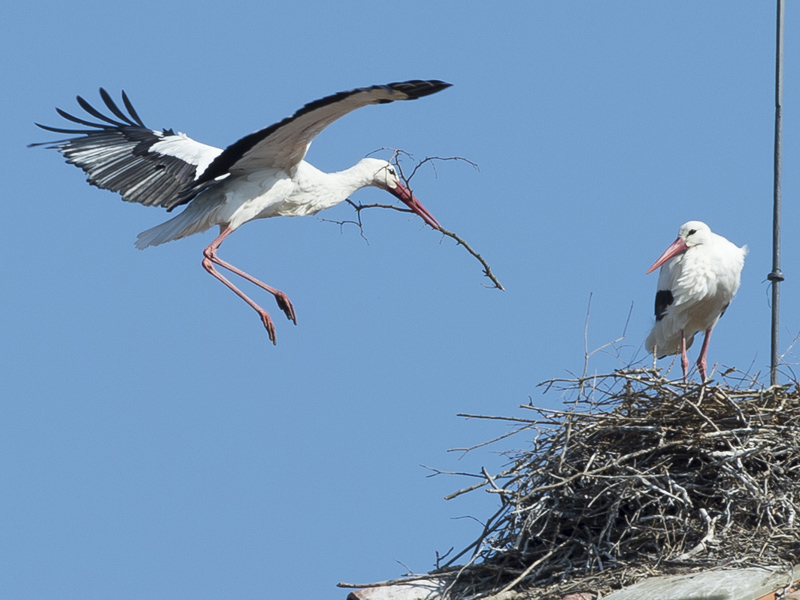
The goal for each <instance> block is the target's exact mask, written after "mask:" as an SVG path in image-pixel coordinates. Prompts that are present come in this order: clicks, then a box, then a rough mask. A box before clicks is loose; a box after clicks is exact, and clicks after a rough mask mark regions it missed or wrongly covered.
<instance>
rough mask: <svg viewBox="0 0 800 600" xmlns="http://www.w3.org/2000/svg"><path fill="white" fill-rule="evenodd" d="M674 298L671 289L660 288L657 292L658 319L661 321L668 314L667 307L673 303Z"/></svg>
mask: <svg viewBox="0 0 800 600" xmlns="http://www.w3.org/2000/svg"><path fill="white" fill-rule="evenodd" d="M673 300H674V298H673V297H672V292H671V291H669V290H658V291H657V292H656V321H660V320H661V319H663V318H664V317H665V316H666V314H667V307H668V306H669V305H670V304H672V301H673Z"/></svg>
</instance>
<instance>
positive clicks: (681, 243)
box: [647, 238, 689, 275]
mask: <svg viewBox="0 0 800 600" xmlns="http://www.w3.org/2000/svg"><path fill="white" fill-rule="evenodd" d="M688 249H689V246H687V245H686V240H682V239H681V238H678V239H677V240H675V241H674V242H672V244H670V247H669V248H667V249H666V250H664V254H662V255H661V256H659V257H658V260H657V261H656V262H654V263H653V266H652V267H650V268H649V269H648V270H647V275H649V274H650V273H652V272H653V271H655V270H656V269H657V268H658V267H660V266H661V265H663V264H664V263H665V262H667V261H668V260H669V259H670V258H674V257H676V256H678V254H680V253H681V252H686V251H687V250H688Z"/></svg>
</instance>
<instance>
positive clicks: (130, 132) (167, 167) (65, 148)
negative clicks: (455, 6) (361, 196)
mask: <svg viewBox="0 0 800 600" xmlns="http://www.w3.org/2000/svg"><path fill="white" fill-rule="evenodd" d="M447 87H450V84H449V83H445V82H443V81H438V80H431V81H420V80H413V81H404V82H398V83H390V84H387V85H374V86H371V87H365V88H359V89H355V90H350V91H347V92H340V93H338V94H333V95H331V96H327V97H325V98H321V99H320V100H316V101H314V102H311V103H309V104H306V105H305V106H304V107H303V108H301V109H300V110H298V111H297V112H296V113H295V114H294V115H292V116H290V117H287V118H285V119H283V120H282V121H280V122H278V123H275V124H274V125H270V126H269V127H267V128H265V129H262V130H260V131H257V132H255V133H252V134H250V135H248V136H245V137H243V138H242V139H240V140H239V141H238V142H235V143H233V144H231V145H230V146H228V147H227V148H226V149H224V150H222V149H220V148H215V147H213V146H207V145H206V144H201V143H200V142H196V141H195V140H193V139H191V138H189V137H187V136H186V135H185V134H183V133H180V132H179V133H175V132H174V131H173V130H172V129H164V130H162V131H155V130H152V129H149V128H148V127H146V126H145V124H144V123H143V122H142V120H141V118H139V115H138V114H137V113H136V110H134V108H133V105H132V104H131V102H130V100H129V99H128V96H127V95H126V94H125V92H124V91H123V92H122V101H123V103H124V105H125V108H126V109H127V114H126V113H125V112H124V111H122V110H121V109H120V108H119V107H118V106H117V104H116V103H115V102H114V101H113V100H112V99H111V96H110V95H109V94H108V93H107V92H106V91H105V90H104V89H102V88H100V97H101V98H102V99H103V102H104V103H105V105H106V107H107V108H108V110H109V111H111V113H112V114H113V117H111V116H108V115H104V114H103V113H101V112H100V111H98V110H97V109H95V108H94V107H93V106H91V105H90V104H89V103H88V102H87V101H86V100H84V99H83V98H81V97H80V96H78V98H77V100H78V104H79V105H80V106H81V107H82V108H83V109H84V110H85V111H86V112H87V113H88V114H89V115H91V116H92V117H94V118H95V119H99V120H100V121H102V122H92V121H87V120H85V119H82V118H79V117H75V116H73V115H71V114H69V113H67V112H65V111H63V110H61V109H58V108H57V109H56V110H57V111H58V114H60V115H61V116H62V117H64V118H65V119H67V120H69V121H72V122H74V123H78V124H79V125H83V126H85V127H88V128H89V129H64V128H60V127H49V126H46V125H39V124H38V123H37V125H38V126H39V127H41V128H42V129H46V130H48V131H54V132H56V133H66V134H75V135H78V136H80V137H72V138H69V139H65V140H59V141H57V142H50V143H49V146H48V147H49V148H54V149H57V150H58V151H59V152H61V153H62V154H63V155H64V156H65V157H66V159H67V162H68V163H71V164H74V165H76V166H78V167H80V168H81V169H83V171H85V172H86V174H87V181H88V182H89V183H90V184H92V185H95V186H97V187H99V188H103V189H106V190H111V191H112V192H119V193H120V194H121V195H122V199H123V200H126V201H128V202H138V203H140V204H144V205H147V206H161V207H164V208H166V209H167V211H171V210H172V209H174V208H175V207H177V206H180V205H182V204H188V206H187V207H186V209H185V210H183V212H181V213H180V214H179V215H177V216H176V217H173V218H172V219H170V220H169V221H166V222H165V223H162V224H161V225H158V226H157V227H153V228H152V229H148V230H147V231H144V232H142V233H140V234H139V236H138V238H137V241H136V247H137V248H139V249H144V248H146V247H148V246H156V245H158V244H163V243H165V242H169V241H172V240H177V239H180V238H183V237H186V236H188V235H192V234H195V233H200V232H202V231H206V230H207V229H209V228H210V227H212V226H214V225H219V230H220V233H219V235H218V236H217V237H216V238H215V239H214V241H212V242H211V243H210V244H209V245H208V247H206V249H205V250H204V251H203V267H204V268H205V269H206V271H208V272H209V273H210V274H211V275H213V276H214V277H216V278H217V279H219V280H220V281H221V282H222V283H224V284H225V285H226V286H228V287H229V288H230V289H231V290H233V292H235V293H236V294H237V295H238V296H239V297H240V298H242V300H244V301H245V302H246V303H247V304H249V305H250V306H251V307H252V308H253V309H254V310H255V311H256V312H257V313H258V314H259V316H260V317H261V321H262V322H263V323H264V327H266V329H267V332H268V333H269V338H270V340H272V343H273V344H274V343H275V326H274V325H273V323H272V319H271V318H270V316H269V314H268V313H267V311H265V310H264V309H263V308H261V307H260V306H259V305H258V304H256V303H255V302H254V301H253V300H251V299H250V298H249V297H247V296H246V295H245V294H244V293H243V292H242V291H241V290H239V288H237V287H236V286H235V285H233V283H231V282H230V281H228V279H226V278H225V277H224V276H223V275H222V274H221V273H220V272H219V271H217V269H215V268H214V265H218V266H220V267H223V268H224V269H227V270H228V271H230V272H232V273H235V274H236V275H239V276H240V277H243V278H244V279H246V280H248V281H250V282H251V283H253V284H255V285H257V286H258V287H261V288H263V289H264V290H266V291H268V292H269V293H270V294H272V295H273V296H274V297H275V300H276V301H277V303H278V306H279V307H280V309H281V310H282V311H283V312H284V313H285V314H286V317H287V318H289V319H290V320H291V321H292V322H294V323H295V324H297V318H296V316H295V312H294V308H293V307H292V303H291V302H290V301H289V298H288V297H287V296H286V294H284V293H283V292H281V291H279V290H276V289H275V288H272V287H270V286H268V285H266V284H265V283H263V282H261V281H259V280H258V279H256V278H254V277H252V276H251V275H249V274H247V273H245V272H244V271H242V270H240V269H238V268H237V267H235V266H233V265H231V264H230V263H227V262H225V261H224V260H222V259H220V258H218V257H217V250H218V248H219V246H220V244H222V242H223V241H224V240H225V238H227V237H228V236H229V235H230V234H231V233H233V232H234V231H235V230H236V229H237V228H239V227H240V226H242V225H243V224H245V223H247V222H248V221H252V220H254V219H265V218H268V217H278V216H281V217H295V216H304V215H313V214H316V213H317V212H319V211H321V210H323V209H326V208H330V207H332V206H335V205H336V204H339V203H340V202H342V201H344V200H345V199H347V198H348V196H350V194H352V193H353V192H355V191H356V190H359V189H361V188H363V187H366V186H375V187H378V188H381V189H384V190H386V191H388V192H389V193H391V194H393V195H394V196H396V197H397V198H399V199H400V200H401V201H402V202H404V203H405V204H406V205H407V206H408V207H409V208H410V209H411V210H412V211H413V212H414V213H416V214H417V215H419V216H420V217H422V219H423V220H424V221H425V222H426V223H427V224H428V225H430V226H431V227H433V228H436V229H438V228H439V223H438V222H437V221H436V219H434V218H433V215H431V213H429V212H428V211H427V210H426V209H425V207H424V206H422V204H420V203H419V201H418V200H417V199H416V197H414V195H413V194H412V193H411V191H410V190H409V189H408V188H407V187H406V186H405V185H403V183H402V182H401V181H400V178H399V177H398V174H397V172H396V171H395V168H394V167H393V166H392V165H391V164H390V163H388V162H387V161H384V160H378V159H375V158H365V159H362V160H361V161H359V162H358V163H356V164H355V165H354V166H353V167H350V168H349V169H345V170H344V171H339V172H336V173H324V172H322V171H320V170H318V169H316V168H315V167H313V166H312V165H310V164H309V163H307V162H306V161H305V160H303V157H304V156H305V154H306V151H307V150H308V147H309V145H310V144H311V141H312V140H313V139H314V138H315V137H316V136H317V134H319V133H320V132H321V131H322V130H323V129H325V127H327V126H328V125H330V124H331V123H333V122H334V121H335V120H336V119H338V118H340V117H343V116H344V115H346V114H347V113H349V112H351V111H353V110H355V109H357V108H360V107H362V106H367V105H368V104H385V103H388V102H393V101H395V100H415V99H417V98H421V97H423V96H428V95H430V94H435V93H436V92H440V91H441V90H443V89H445V88H447ZM32 145H47V144H32Z"/></svg>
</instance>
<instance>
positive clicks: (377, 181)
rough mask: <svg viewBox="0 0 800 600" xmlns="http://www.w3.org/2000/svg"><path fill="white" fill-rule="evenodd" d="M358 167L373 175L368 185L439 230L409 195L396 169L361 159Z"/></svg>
mask: <svg viewBox="0 0 800 600" xmlns="http://www.w3.org/2000/svg"><path fill="white" fill-rule="evenodd" d="M359 165H360V166H361V165H363V166H364V167H365V168H366V169H368V171H369V172H370V173H373V176H372V181H371V182H370V183H369V185H373V186H375V187H379V188H381V189H383V190H386V191H387V192H389V193H390V194H392V195H394V196H396V197H397V198H398V199H399V200H400V201H401V202H403V204H405V205H406V206H408V208H410V209H411V210H412V211H414V213H416V214H417V215H419V216H420V217H421V218H422V220H423V221H425V222H426V223H427V224H428V225H430V226H431V227H433V228H434V229H440V228H441V226H440V225H439V222H438V221H437V220H436V219H435V218H434V217H433V215H432V214H431V213H430V212H428V209H426V208H425V207H424V206H422V204H421V203H420V202H419V200H417V198H416V196H414V194H412V193H411V190H409V189H408V188H407V187H406V186H405V185H404V184H403V182H402V181H401V180H400V176H399V174H398V173H397V168H396V167H395V166H394V165H392V164H391V163H389V162H387V161H385V160H380V159H378V158H365V159H362V160H361V161H360V162H359Z"/></svg>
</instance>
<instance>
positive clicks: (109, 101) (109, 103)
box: [100, 88, 144, 127]
mask: <svg viewBox="0 0 800 600" xmlns="http://www.w3.org/2000/svg"><path fill="white" fill-rule="evenodd" d="M100 97H101V98H102V99H103V103H104V104H105V105H106V107H108V110H110V111H111V112H112V113H114V115H115V116H116V117H118V118H120V119H122V120H123V121H124V122H125V123H127V124H128V125H132V126H134V127H136V125H137V123H134V122H133V121H131V118H130V117H129V116H128V115H126V114H125V113H124V112H122V110H120V108H119V106H117V103H116V102H114V99H113V98H112V97H111V94H109V93H108V92H107V91H106V90H105V89H104V88H100ZM142 127H144V125H142Z"/></svg>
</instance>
